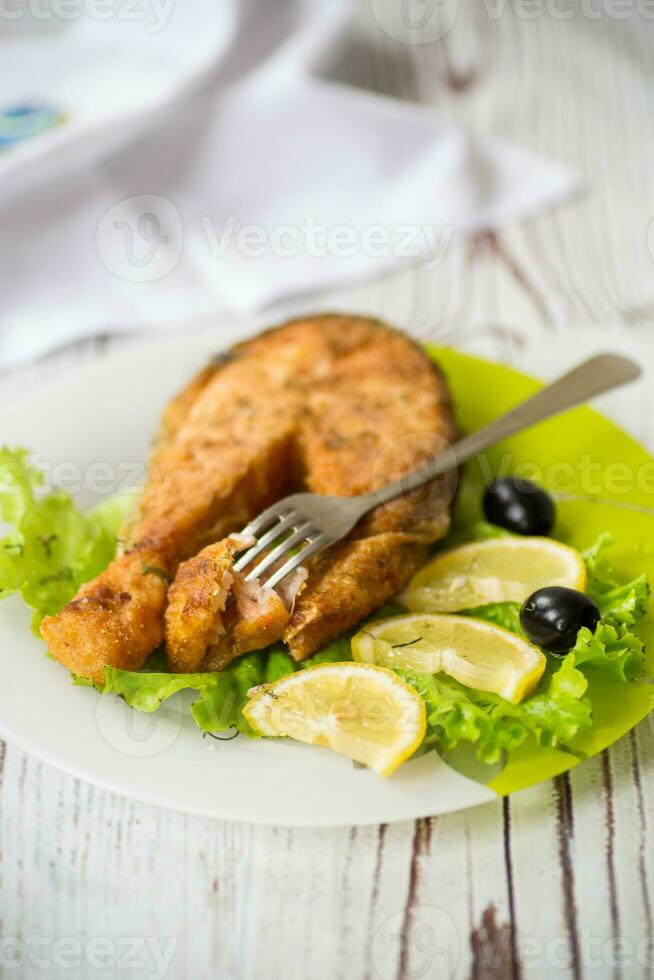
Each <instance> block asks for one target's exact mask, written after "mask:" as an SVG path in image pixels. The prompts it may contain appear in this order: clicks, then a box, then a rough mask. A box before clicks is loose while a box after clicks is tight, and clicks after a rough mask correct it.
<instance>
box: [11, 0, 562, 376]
mask: <svg viewBox="0 0 654 980" xmlns="http://www.w3.org/2000/svg"><path fill="white" fill-rule="evenodd" d="M119 6H120V5H119ZM123 6H124V4H123ZM116 9H118V8H116ZM130 9H131V8H130ZM139 9H141V12H142V19H141V20H134V19H131V20H123V19H121V18H120V17H119V16H117V15H116V16H115V17H114V18H113V19H111V18H109V19H106V20H97V19H94V18H93V17H90V16H84V17H81V16H80V17H78V18H77V19H76V20H71V21H67V22H63V21H61V22H56V23H55V27H54V28H52V25H50V24H47V25H46V26H47V29H45V30H44V29H43V23H42V22H41V23H39V24H36V25H35V24H34V23H32V22H25V23H23V22H20V23H19V22H18V20H16V21H13V22H6V21H3V22H2V23H0V65H1V72H2V75H1V77H0V113H1V112H2V109H5V110H10V109H12V108H14V107H16V106H24V105H26V104H27V105H33V106H42V105H45V106H46V107H48V108H49V110H51V111H52V112H54V113H58V114H59V115H60V116H61V117H63V121H62V122H61V123H60V124H59V125H56V126H54V127H53V128H50V129H48V130H47V131H46V132H44V133H42V134H41V135H37V136H35V137H34V138H31V139H25V140H23V141H21V142H17V143H16V144H14V145H13V146H10V147H9V148H8V149H5V151H4V152H2V153H0V297H1V303H0V365H3V366H6V365H12V364H16V363H19V362H21V361H24V360H26V359H28V358H30V357H34V356H36V355H39V354H42V353H44V352H45V351H47V350H48V349H51V348H53V347H55V346H57V345H60V344H62V343H66V342H69V341H71V340H74V339H77V338H79V337H83V336H88V335H93V334H97V333H106V332H108V331H113V330H124V329H133V328H134V327H155V328H156V327H159V328H160V327H161V326H162V325H163V324H167V323H169V322H171V321H174V320H179V321H182V320H184V319H186V320H188V319H189V318H191V317H197V316H201V315H205V314H207V313H211V312H213V311H217V310H220V309H227V308H229V309H232V310H237V311H241V312H246V311H247V312H249V311H253V310H255V309H261V308H263V307H265V306H267V305H269V304H271V303H272V302H274V301H277V300H281V299H285V298H289V297H291V296H296V295H298V294H300V293H306V292H308V291H311V290H315V289H320V288H325V287H328V286H332V285H337V284H339V283H343V282H345V281H348V280H354V279H362V278H364V277H368V276H371V275H373V274H375V273H378V272H380V271H383V270H387V269H389V268H392V267H395V266H398V265H399V264H401V263H406V262H417V261H428V262H433V263H437V262H438V261H439V260H440V259H441V258H442V253H443V250H444V249H445V248H447V247H448V246H449V244H450V242H451V241H452V240H453V239H454V238H455V237H458V236H460V235H462V234H469V233H471V232H474V231H478V230H480V229H485V228H493V227H498V226H501V225H503V224H506V223H507V222H512V221H515V220H516V219H519V218H521V217H523V216H525V215H528V214H530V213H532V212H534V211H536V210H538V209H539V208H542V207H545V206H547V205H550V204H552V203H554V202H556V201H558V200H560V199H562V198H563V197H565V196H566V195H568V194H569V193H570V192H571V191H573V190H574V189H575V187H576V185H577V178H576V177H575V175H573V174H572V173H570V172H569V171H568V170H567V169H565V168H564V167H562V166H560V165H558V164H556V163H553V162H550V161H545V160H543V159H540V158H538V157H535V156H534V155H533V154H531V153H527V152H525V151H523V150H520V149H517V148H513V147H510V146H507V145H505V144H503V143H500V142H499V141H494V140H476V139H474V138H473V137H472V136H471V135H469V134H467V133H466V132H465V131H464V130H462V129H461V128H460V127H459V126H458V125H456V124H455V123H453V122H452V121H450V120H448V119H445V118H443V117H442V116H440V115H438V114H437V113H435V112H434V111H432V110H427V109H425V108H421V107H417V106H412V105H409V104H405V103H400V102H397V101H394V100H391V99H386V98H382V97H379V96H377V95H374V94H371V93H368V92H364V91H361V90H358V89H353V88H350V87H347V86H343V85H340V84H337V83H333V82H330V81H326V80H324V79H323V78H321V77H320V75H319V73H318V71H317V69H316V66H317V65H318V64H319V63H320V59H321V57H322V56H323V55H324V52H325V50H326V49H327V48H329V47H331V46H333V45H335V44H338V43H339V38H340V36H341V35H342V33H343V31H344V30H345V29H346V25H347V21H348V19H349V17H350V15H351V10H350V6H349V3H348V0H329V4H325V3H324V2H323V0H295V2H293V0H275V2H274V3H271V2H270V0H241V2H238V0H231V2H230V0H223V2H222V3H221V4H218V3H215V2H214V0H158V2H156V3H155V0H143V6H142V7H141V8H139ZM7 23H9V26H10V28H11V29H8V28H7ZM153 25H154V26H153ZM37 27H38V28H39V30H38V31H37V30H36V28H37Z"/></svg>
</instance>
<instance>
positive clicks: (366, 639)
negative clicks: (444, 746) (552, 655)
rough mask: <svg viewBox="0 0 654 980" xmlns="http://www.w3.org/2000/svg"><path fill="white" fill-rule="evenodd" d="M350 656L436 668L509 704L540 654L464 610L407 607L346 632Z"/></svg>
mask: <svg viewBox="0 0 654 980" xmlns="http://www.w3.org/2000/svg"><path fill="white" fill-rule="evenodd" d="M352 656H353V657H354V659H355V661H357V662H359V663H367V664H379V665H381V666H384V667H393V668H399V667H402V668H404V669H405V670H418V671H422V672H424V673H428V674H436V673H438V672H439V671H442V672H443V673H445V674H449V675H450V677H454V678H455V679H456V680H457V681H460V682H461V684H465V685H466V686H467V687H476V688H478V689H479V690H481V691H493V692H494V693H495V694H500V695H501V696H502V697H503V698H505V699H506V700H507V701H511V702H512V704H517V703H518V701H522V699H523V698H525V697H527V695H528V694H531V692H532V691H533V690H534V688H535V687H536V686H537V685H538V682H539V681H540V679H541V677H542V676H543V671H544V670H545V664H546V658H545V655H544V654H543V653H542V652H541V651H540V650H539V649H538V647H535V646H533V645H532V644H531V643H528V642H527V641H526V640H523V639H522V638H521V637H519V636H516V635H515V633H510V632H509V630H505V629H502V628H501V627H500V626H494V625H493V624H492V623H486V622H483V621H482V620H480V619H471V618H470V617H469V616H439V615H436V614H434V613H410V614H408V615H406V616H393V617H392V618H391V619H382V620H379V621H378V622H376V623H370V624H369V625H368V626H366V628H365V629H362V630H360V631H359V632H358V633H357V634H356V636H354V637H353V638H352Z"/></svg>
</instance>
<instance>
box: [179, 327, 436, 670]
mask: <svg viewBox="0 0 654 980" xmlns="http://www.w3.org/2000/svg"><path fill="white" fill-rule="evenodd" d="M353 322H354V323H356V324H357V325H359V323H360V321H353ZM286 329H290V328H286ZM303 329H307V327H304V328H303ZM322 329H325V327H322ZM302 389H303V390H302V398H301V411H300V414H299V417H298V420H297V432H296V439H295V458H296V469H298V470H299V479H298V482H297V483H296V484H295V485H293V486H292V487H289V488H288V490H289V492H290V491H291V490H299V489H307V490H310V491H313V492H315V493H323V494H341V495H344V496H351V495H354V494H360V493H366V492H368V491H369V490H372V489H374V488H375V487H380V486H383V485H384V484H386V483H388V482H389V481H390V480H393V479H397V478H399V477H401V476H402V475H404V474H406V473H408V472H410V471H411V470H413V469H415V468H416V467H417V466H419V465H422V464H424V463H425V461H426V460H427V459H429V458H432V457H433V456H435V455H438V454H439V453H440V452H441V451H442V449H443V447H444V445H445V444H446V443H448V442H450V441H451V440H452V439H453V437H454V426H453V422H452V415H451V410H450V404H449V399H448V395H447V391H446V388H445V385H444V383H443V381H442V379H441V377H440V375H439V374H438V373H437V371H436V370H435V368H434V366H433V363H432V362H431V361H429V360H428V359H427V358H426V357H425V355H424V354H423V353H422V351H420V349H419V348H418V347H416V346H415V345H414V344H413V343H412V342H411V341H409V340H408V339H407V338H406V337H404V336H402V335H400V334H398V333H396V332H394V331H390V330H388V329H387V328H384V327H382V326H380V325H378V324H372V323H370V321H366V338H365V342H363V343H360V344H352V345H351V346H350V347H349V348H348V349H346V350H334V351H333V352H332V354H331V356H330V357H329V360H326V361H325V362H323V364H322V365H321V367H320V370H317V371H316V373H315V375H314V376H313V377H312V379H311V383H310V384H309V385H304V384H303V385H302ZM450 496H451V492H450V485H448V482H447V481H440V482H439V483H438V484H435V485H434V484H432V485H431V486H430V487H428V488H424V489H422V490H420V491H418V492H417V493H414V494H413V495H411V497H410V498H409V499H400V500H398V501H394V502H392V503H390V504H387V505H386V506H384V507H380V508H378V509H377V510H375V511H373V512H372V513H371V514H370V515H368V516H367V517H366V518H365V520H364V521H362V522H361V523H360V524H359V525H358V526H357V528H355V530H354V532H353V533H352V534H351V535H350V536H349V538H348V539H346V540H345V541H344V542H341V543H339V544H338V545H336V546H334V547H333V548H331V549H329V550H328V551H326V552H324V553H323V554H321V555H318V556H316V557H315V558H314V559H312V560H310V561H309V562H308V563H307V571H308V581H307V582H306V584H304V583H296V584H295V587H294V588H292V589H291V594H290V596H289V595H287V596H286V597H285V600H286V601H285V607H286V611H287V616H286V622H284V617H283V615H282V614H281V613H280V612H279V611H278V615H277V618H276V623H277V625H278V629H277V631H275V630H274V629H273V627H272V626H271V620H270V614H269V613H268V615H267V618H266V619H265V620H261V623H260V628H259V629H258V628H257V623H256V621H255V620H254V617H253V619H252V620H251V621H250V622H249V630H248V633H249V638H250V643H249V644H245V643H244V639H243V633H244V624H243V621H242V617H238V616H237V617H235V618H234V619H233V621H232V622H233V625H232V626H231V627H230V626H229V625H228V627H227V629H225V630H223V631H221V633H220V636H218V637H216V638H214V641H213V643H209V644H207V646H206V648H205V651H204V655H203V656H202V658H201V659H199V654H200V653H201V649H200V648H199V647H196V654H197V655H198V659H196V660H195V661H194V662H193V663H192V664H191V665H190V666H189V664H188V661H187V660H186V659H185V658H181V657H180V655H179V654H180V646H181V645H180V636H182V635H183V634H184V632H185V630H186V629H187V627H188V615H189V612H190V604H189V605H188V606H187V605H186V603H185V596H188V597H189V598H190V597H191V596H192V595H193V594H195V593H196V592H197V589H198V587H199V576H200V567H201V562H198V564H197V565H196V566H195V569H196V570H197V575H196V574H195V572H194V560H191V562H189V563H187V566H186V567H183V575H182V572H181V571H180V574H179V575H178V577H177V579H176V581H175V582H174V584H173V585H172V587H171V589H170V593H169V597H170V604H169V607H168V611H167V614H166V620H167V631H166V640H167V650H168V657H169V664H170V667H171V669H172V670H175V671H178V670H188V669H192V670H210V669H215V668H216V667H217V666H222V665H224V664H225V663H227V662H229V660H231V659H233V657H234V656H237V655H238V654H240V653H244V652H247V651H248V650H253V649H261V647H262V646H265V645H267V644H268V643H270V642H273V641H275V640H279V639H282V640H283V641H284V643H286V644H287V645H288V647H289V649H290V651H291V654H292V655H293V656H294V657H295V658H296V659H298V660H301V659H303V658H304V657H307V656H308V655H309V654H311V653H313V652H314V651H315V650H317V649H319V648H320V647H321V646H324V645H325V644H326V643H328V642H329V641H330V640H332V639H334V638H335V637H336V636H338V635H339V634H340V633H343V632H344V631H345V630H347V629H349V628H350V627H352V626H354V625H356V624H357V623H358V622H360V620H361V619H363V618H364V617H365V616H367V615H369V614H370V613H371V612H373V611H374V609H376V608H377V607H378V606H380V605H381V604H382V603H384V602H385V601H387V600H388V599H390V598H392V597H393V596H394V595H397V593H398V592H399V591H401V589H402V588H403V587H404V585H405V584H406V583H407V582H408V580H409V578H410V577H411V575H412V574H413V572H414V571H415V570H416V569H417V568H418V567H420V565H422V564H423V563H424V562H425V560H426V557H427V554H428V549H429V545H430V544H432V543H433V542H434V541H435V540H437V539H438V538H440V537H442V536H443V534H445V533H446V531H447V529H448V527H449V507H448V505H449V502H450ZM224 583H225V578H224V575H223V572H222V570H220V569H218V570H217V571H216V574H215V578H214V581H213V584H212V585H211V586H210V588H214V589H215V588H219V589H220V590H221V591H224ZM253 585H254V587H256V584H253ZM267 591H268V592H270V590H267ZM262 608H263V607H262ZM264 636H265V642H263V637H264Z"/></svg>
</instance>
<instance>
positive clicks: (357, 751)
mask: <svg viewBox="0 0 654 980" xmlns="http://www.w3.org/2000/svg"><path fill="white" fill-rule="evenodd" d="M250 695H251V697H250V701H249V702H248V703H247V705H246V706H245V708H244V709H243V714H244V715H245V717H246V718H247V720H248V722H249V723H250V725H251V726H252V728H253V729H254V731H255V732H256V733H257V734H258V735H265V736H268V737H270V736H279V735H286V736H289V737H290V738H294V739H296V740H297V741H299V742H309V743H310V744H311V745H323V746H326V747H327V748H330V749H334V751H335V752H340V753H341V754H343V755H346V756H349V758H350V759H354V760H355V761H356V762H361V763H363V764H364V765H366V766H368V767H369V768H370V769H372V770H373V771H374V772H376V773H377V774H378V775H380V776H390V774H391V773H392V772H394V771H395V770H396V769H397V767H398V766H399V765H400V764H401V763H402V762H404V761H405V760H406V759H408V758H409V756H410V755H412V754H413V753H414V752H415V750H416V749H417V748H418V746H419V745H420V743H421V742H422V740H423V738H424V736H425V728H426V712H425V704H424V702H423V700H422V698H421V697H420V695H419V694H418V693H417V692H416V691H415V690H414V688H412V687H411V686H410V685H409V684H407V683H405V681H403V680H402V679H401V678H400V677H398V676H397V674H394V673H393V671H392V670H386V669H385V668H384V667H377V666H371V665H369V664H355V663H335V664H322V665H319V666H317V667H309V668H307V669H306V670H300V671H298V672H297V673H296V674H290V675H289V676H287V677H282V678H281V679H280V680H278V681H275V683H274V684H266V685H263V686H261V687H258V688H254V689H253V690H252V691H251V692H250Z"/></svg>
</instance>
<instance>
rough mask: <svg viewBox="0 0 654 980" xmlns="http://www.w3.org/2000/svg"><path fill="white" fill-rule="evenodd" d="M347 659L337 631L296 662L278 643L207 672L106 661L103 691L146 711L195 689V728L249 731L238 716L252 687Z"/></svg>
mask: <svg viewBox="0 0 654 980" xmlns="http://www.w3.org/2000/svg"><path fill="white" fill-rule="evenodd" d="M350 659H351V656H350V641H349V637H347V638H344V637H341V638H340V639H338V640H335V641H334V642H333V643H330V644H329V646H327V647H325V648H324V649H323V650H321V651H319V652H318V653H314V655H313V656H312V657H309V658H308V659H307V660H304V661H303V662H302V663H299V664H298V663H296V662H295V661H294V660H293V658H292V657H291V655H290V654H289V653H288V652H287V651H286V650H285V649H284V647H283V646H281V645H280V644H278V645H276V646H274V647H271V648H270V649H268V650H262V651H259V652H257V653H249V654H246V655H245V656H243V657H239V659H238V660H235V661H234V662H233V663H232V664H230V665H229V666H228V667H225V668H224V669H223V670H220V671H216V672H213V673H206V674H169V673H165V672H163V671H152V672H151V671H149V670H148V669H147V668H146V669H144V670H142V671H130V670H118V669H117V668H115V667H105V684H104V687H102V692H103V693H105V694H106V693H112V694H119V695H120V696H121V697H123V698H124V699H125V701H126V702H127V703H128V704H129V705H130V707H132V708H136V709H137V710H138V711H146V712H151V711H156V710H157V709H158V708H159V707H161V704H162V702H163V701H165V700H166V699H167V698H169V697H172V696H173V694H177V693H178V692H179V691H184V690H193V691H198V692H199V697H198V698H197V699H196V700H195V701H194V702H193V704H192V706H191V711H192V713H193V718H194V719H195V723H196V724H197V726H198V728H201V729H202V731H205V732H224V731H228V730H229V729H233V728H235V729H237V730H238V731H240V732H242V733H243V734H245V735H253V734H254V733H253V731H252V729H251V728H250V725H249V724H248V723H247V721H246V719H245V718H244V717H243V708H244V707H245V705H246V704H247V701H248V691H249V690H250V689H251V688H253V687H257V686H258V685H259V684H272V683H273V682H274V681H276V680H279V679H280V678H281V677H286V675H287V674H292V673H294V672H295V671H296V670H303V669H305V668H307V667H314V666H316V665H317V664H324V663H337V662H341V661H343V660H350Z"/></svg>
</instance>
